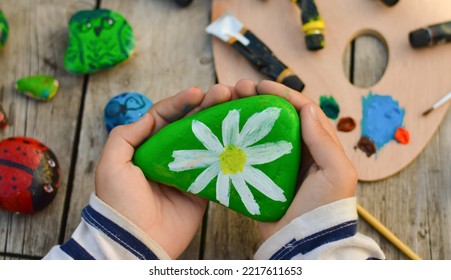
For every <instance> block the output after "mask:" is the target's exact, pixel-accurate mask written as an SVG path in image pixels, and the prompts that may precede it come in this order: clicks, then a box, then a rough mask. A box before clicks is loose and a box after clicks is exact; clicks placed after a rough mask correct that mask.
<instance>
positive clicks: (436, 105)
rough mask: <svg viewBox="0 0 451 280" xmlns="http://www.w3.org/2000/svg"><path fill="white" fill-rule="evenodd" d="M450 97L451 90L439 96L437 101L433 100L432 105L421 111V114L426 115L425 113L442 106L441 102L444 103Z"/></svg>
mask: <svg viewBox="0 0 451 280" xmlns="http://www.w3.org/2000/svg"><path fill="white" fill-rule="evenodd" d="M450 98H451V92H449V93H448V94H447V95H445V96H443V97H442V98H440V100H439V101H437V102H435V103H434V105H432V107H431V108H429V109H427V110H426V111H424V112H423V116H426V115H427V114H429V113H430V112H432V111H433V110H435V109H437V108H438V107H440V106H442V105H443V104H445V103H446V102H447V101H448V100H449V99H450Z"/></svg>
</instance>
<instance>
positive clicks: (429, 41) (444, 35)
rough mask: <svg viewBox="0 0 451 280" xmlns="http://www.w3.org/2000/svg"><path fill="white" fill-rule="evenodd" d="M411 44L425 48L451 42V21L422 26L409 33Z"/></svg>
mask: <svg viewBox="0 0 451 280" xmlns="http://www.w3.org/2000/svg"><path fill="white" fill-rule="evenodd" d="M409 41H410V45H411V46H412V47H414V48H423V47H427V46H431V45H437V44H441V43H450V42H451V21H448V22H443V23H439V24H434V25H430V26H427V27H425V28H420V29H417V30H414V31H412V32H410V33H409Z"/></svg>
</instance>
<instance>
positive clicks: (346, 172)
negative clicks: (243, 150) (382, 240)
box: [95, 80, 357, 258]
mask: <svg viewBox="0 0 451 280" xmlns="http://www.w3.org/2000/svg"><path fill="white" fill-rule="evenodd" d="M267 93H271V94H273V95H277V96H280V97H282V98H285V99H286V100H288V101H289V102H290V103H291V104H292V105H293V106H294V108H295V109H296V110H297V111H298V112H299V113H300V118H301V120H302V122H301V129H302V138H303V145H304V147H303V149H302V159H301V166H300V171H299V175H298V178H299V181H300V182H301V183H300V188H299V191H298V193H297V194H296V196H295V198H294V200H293V202H292V204H291V205H290V207H289V209H288V211H287V212H286V214H285V215H284V216H283V217H282V218H281V219H280V220H279V221H276V222H270V223H262V222H259V229H260V231H261V233H262V236H263V238H264V239H267V238H269V237H270V236H271V235H273V234H274V233H275V232H277V231H278V230H280V229H281V228H283V227H284V226H286V225H287V224H289V223H290V222H291V221H292V220H293V219H295V218H297V217H299V216H301V215H302V214H304V213H307V212H308V211H311V210H313V209H315V208H318V207H320V206H323V205H326V204H328V203H331V202H334V201H337V200H339V199H343V198H348V197H352V196H354V192H355V187H356V184H357V172H356V170H355V168H354V166H353V164H352V163H351V161H350V160H349V159H348V158H347V156H346V154H345V152H344V149H343V147H342V146H341V144H340V142H339V140H338V137H337V135H336V133H335V129H334V128H333V127H332V125H331V123H330V122H329V120H328V119H327V117H326V116H325V115H324V113H323V112H322V110H321V108H319V107H318V105H316V104H315V102H313V101H312V100H310V99H309V98H307V97H306V96H304V95H302V94H300V93H299V92H296V91H294V90H292V89H289V88H287V87H285V86H284V85H281V84H278V83H275V82H271V81H262V82H260V83H258V84H255V83H254V82H253V81H251V80H241V81H239V82H238V83H237V84H236V85H235V86H234V87H231V86H225V85H214V86H212V87H211V88H210V89H209V90H208V91H207V92H206V93H203V92H202V91H201V90H200V89H199V88H198V87H193V88H188V89H185V90H183V91H181V92H179V93H178V94H176V95H175V96H172V97H168V98H166V99H163V100H162V101H160V102H158V103H156V104H155V105H154V106H153V107H152V108H151V109H150V110H149V112H148V113H147V114H146V115H145V116H144V117H143V118H142V119H140V120H139V121H137V122H135V123H133V124H129V125H124V126H118V127H116V128H114V129H113V130H112V131H111V133H110V135H109V138H108V140H107V142H106V144H105V147H104V150H103V152H102V155H101V157H100V160H99V163H98V165H97V170H96V182H95V184H96V194H97V196H98V197H99V198H100V199H101V200H102V201H104V202H105V203H106V204H108V205H109V206H110V207H112V208H113V209H115V210H116V211H118V212H119V213H121V214H122V215H123V216H124V217H125V218H127V219H129V220H130V221H131V222H132V223H134V224H135V225H136V226H138V227H139V228H140V229H141V230H143V231H144V232H145V233H147V234H148V235H149V236H150V237H151V238H152V239H153V240H154V241H155V242H157V243H158V244H159V245H160V246H161V247H162V248H163V249H164V250H165V251H166V252H167V253H168V254H169V256H170V257H171V258H177V257H178V256H179V255H180V254H181V253H182V252H183V251H184V250H185V248H186V247H187V246H188V244H189V243H190V242H191V240H192V238H193V237H194V235H195V233H196V232H197V230H198V228H199V226H200V223H201V222H202V217H203V215H204V212H205V209H206V206H207V201H206V200H205V199H203V198H201V197H198V196H195V195H193V194H190V193H185V192H181V191H179V190H177V189H175V188H172V187H168V186H166V185H163V184H159V183H157V182H154V181H148V180H147V179H146V178H145V177H144V175H143V173H142V171H141V169H139V168H138V167H136V166H135V165H133V162H132V157H133V154H134V151H135V149H136V148H137V147H138V146H139V145H140V144H141V143H142V142H143V141H145V140H146V139H147V138H149V137H151V136H152V135H153V134H155V133H157V132H158V131H159V130H160V129H161V128H162V127H164V126H166V125H168V124H169V123H171V122H173V121H176V120H178V119H181V118H183V117H185V116H187V115H191V114H194V113H196V112H198V111H201V110H203V109H206V108H208V107H211V106H214V105H217V104H220V103H223V102H227V101H230V100H233V99H238V98H244V97H248V96H253V95H257V94H267Z"/></svg>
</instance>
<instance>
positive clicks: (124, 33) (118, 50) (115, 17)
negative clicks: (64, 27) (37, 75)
mask: <svg viewBox="0 0 451 280" xmlns="http://www.w3.org/2000/svg"><path fill="white" fill-rule="evenodd" d="M134 48H135V37H134V35H133V29H132V27H131V26H130V24H129V23H128V22H127V20H126V19H125V17H124V16H123V15H121V14H120V13H118V12H115V11H112V10H107V9H94V10H82V11H79V12H77V13H75V14H74V15H73V16H72V17H71V19H70V21H69V42H68V46H67V49H66V53H65V56H64V67H65V68H66V70H67V71H69V72H70V73H74V74H89V73H93V72H96V71H100V70H103V69H108V68H111V67H114V66H116V65H117V64H119V63H121V62H123V61H125V60H126V59H128V58H129V57H130V56H131V55H132V53H133V52H134Z"/></svg>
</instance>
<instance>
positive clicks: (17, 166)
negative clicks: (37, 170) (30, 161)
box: [0, 159, 33, 175]
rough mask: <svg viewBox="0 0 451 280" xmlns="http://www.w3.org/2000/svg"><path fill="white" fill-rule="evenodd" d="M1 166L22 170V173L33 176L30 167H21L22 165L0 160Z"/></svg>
mask: <svg viewBox="0 0 451 280" xmlns="http://www.w3.org/2000/svg"><path fill="white" fill-rule="evenodd" d="M1 164H3V165H6V166H9V167H14V168H17V169H20V170H23V171H25V172H27V173H29V174H31V175H33V169H31V168H30V167H28V166H26V165H23V164H20V163H17V162H14V161H10V160H7V159H0V165H1Z"/></svg>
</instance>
